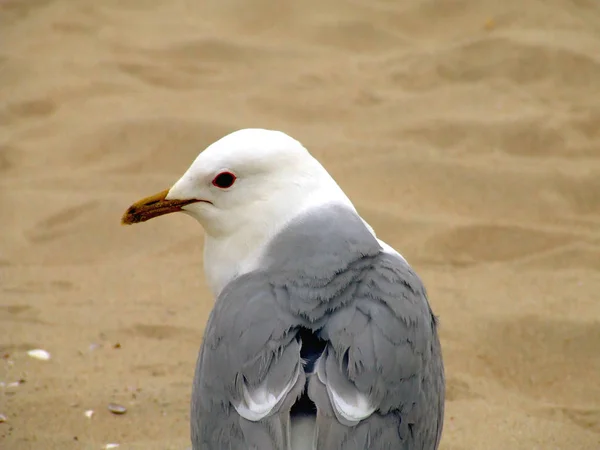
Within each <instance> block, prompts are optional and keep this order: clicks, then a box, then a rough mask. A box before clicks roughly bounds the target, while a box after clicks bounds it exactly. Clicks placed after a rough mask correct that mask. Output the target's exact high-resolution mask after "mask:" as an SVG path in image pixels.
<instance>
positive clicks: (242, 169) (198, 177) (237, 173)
mask: <svg viewBox="0 0 600 450" xmlns="http://www.w3.org/2000/svg"><path fill="white" fill-rule="evenodd" d="M325 203H342V204H345V205H347V206H348V207H350V208H353V206H352V204H351V202H350V200H349V199H348V198H347V197H346V195H345V194H344V193H343V191H342V190H341V189H340V187H339V186H338V185H337V183H336V182H335V181H334V180H333V178H332V177H331V176H330V175H329V174H328V173H327V171H326V170H325V169H324V168H323V166H321V164H320V163H319V162H318V161H317V160H316V159H314V158H313V157H312V156H311V155H310V153H309V152H308V151H307V150H306V148H304V146H302V144H301V143H300V142H298V141H296V140H295V139H293V138H291V137H290V136H288V135H286V134H285V133H282V132H280V131H271V130H264V129H244V130H239V131H236V132H234V133H231V134H229V135H227V136H225V137H223V138H221V139H220V140H218V141H217V142H215V143H214V144H211V145H210V146H209V147H208V148H206V150H204V151H203V152H202V153H200V154H199V155H198V157H197V158H196V160H195V161H194V162H193V163H192V165H191V166H190V167H189V168H188V170H187V171H186V172H185V173H184V174H183V176H182V177H181V178H180V179H179V180H178V181H177V182H176V183H175V184H174V185H173V187H171V189H168V190H166V191H163V192H161V193H159V194H156V195H154V196H151V197H148V198H145V199H143V200H140V201H139V202H137V203H135V204H134V205H132V206H131V207H130V208H129V209H128V210H127V212H126V213H125V215H124V216H123V220H122V222H123V223H125V224H131V223H137V222H143V221H146V220H148V219H151V218H153V217H157V216H159V215H163V214H167V213H170V212H175V211H181V212H184V213H186V214H188V215H190V216H192V217H194V218H195V219H196V220H198V222H200V224H201V225H202V226H203V227H204V229H205V231H206V240H205V258H204V259H205V261H204V265H205V272H206V275H207V278H208V281H209V284H210V286H211V288H212V290H213V292H214V293H215V295H217V294H218V293H219V292H220V291H221V289H222V288H223V287H224V286H225V284H227V283H228V282H229V281H231V280H232V279H233V278H234V277H235V276H237V275H239V274H241V273H244V272H247V271H249V270H252V268H253V267H254V266H255V265H256V263H257V262H258V260H259V259H260V256H261V252H262V250H263V249H264V247H265V245H266V244H267V243H268V242H269V241H270V239H271V238H272V237H273V236H274V235H275V234H276V233H277V232H278V231H279V230H281V229H282V227H284V226H285V225H286V223H288V222H289V221H290V220H292V219H293V218H294V217H295V216H297V215H298V214H300V213H302V212H303V211H305V210H307V209H309V208H311V207H315V206H317V205H321V204H325Z"/></svg>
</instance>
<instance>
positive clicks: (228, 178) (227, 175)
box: [212, 172, 237, 189]
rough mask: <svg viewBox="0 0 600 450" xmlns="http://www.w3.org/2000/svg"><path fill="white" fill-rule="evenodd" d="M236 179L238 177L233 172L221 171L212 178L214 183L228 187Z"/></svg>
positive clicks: (214, 184)
mask: <svg viewBox="0 0 600 450" xmlns="http://www.w3.org/2000/svg"><path fill="white" fill-rule="evenodd" d="M236 179H237V177H236V176H235V175H234V174H232V173H231V172H221V173H220V174H218V175H217V176H216V177H215V178H214V179H213V180H212V184H213V186H216V187H218V188H221V189H227V188H229V187H231V186H233V183H235V180H236Z"/></svg>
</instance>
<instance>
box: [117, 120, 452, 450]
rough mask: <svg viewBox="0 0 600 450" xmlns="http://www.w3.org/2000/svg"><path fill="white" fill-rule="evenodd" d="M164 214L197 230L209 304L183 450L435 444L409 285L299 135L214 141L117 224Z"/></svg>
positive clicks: (434, 419) (437, 390)
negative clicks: (183, 217) (178, 216)
mask: <svg viewBox="0 0 600 450" xmlns="http://www.w3.org/2000/svg"><path fill="white" fill-rule="evenodd" d="M173 212H182V213H184V214H187V215H189V216H191V217H193V218H194V219H196V220H197V221H198V222H199V223H200V225H201V226H202V227H203V228H204V231H205V233H204V236H205V237H204V239H205V240H204V244H205V245H204V261H205V264H204V267H205V276H206V279H207V282H208V285H209V288H210V290H211V292H212V294H213V296H214V298H215V303H214V307H213V309H212V311H211V314H210V317H209V319H208V322H207V325H206V328H205V331H204V339H203V341H202V345H201V348H200V352H199V355H198V359H197V365H196V369H195V375H194V381H193V389H192V397H191V420H190V422H191V423H190V429H191V440H192V448H193V450H224V449H228V450H367V449H369V450H384V449H385V450H391V449H394V450H401V449H402V450H435V449H437V448H438V446H439V442H440V438H441V435H442V428H443V420H444V400H445V375H444V363H443V358H442V350H441V345H440V341H439V337H438V319H437V317H436V316H435V315H434V313H433V312H432V309H431V307H430V304H429V301H428V297H427V293H426V290H425V288H424V286H423V283H422V281H421V279H420V278H419V276H418V275H417V274H416V273H415V271H414V270H413V269H412V267H411V266H410V265H409V264H408V262H407V261H406V260H405V259H404V258H403V257H402V256H401V255H400V254H399V253H398V252H397V251H396V250H394V249H393V248H392V247H390V246H389V245H388V244H386V243H385V242H383V241H382V240H380V239H379V238H377V236H376V234H375V232H374V230H373V228H372V227H371V226H370V225H369V224H368V223H367V222H366V221H365V220H364V219H362V218H361V216H360V215H359V213H358V212H357V210H356V208H355V207H354V205H353V204H352V202H351V201H350V199H349V198H348V197H347V196H346V195H345V194H344V192H343V190H342V189H341V188H340V186H339V185H338V184H337V183H336V182H335V181H334V179H333V178H332V177H331V175H330V174H329V173H328V172H327V170H326V169H325V168H324V167H323V166H322V165H321V164H320V163H319V162H318V161H317V159H315V158H314V157H313V156H311V154H310V153H309V152H308V150H307V149H306V148H305V147H304V146H303V145H302V144H301V143H300V142H299V141H297V140H296V139H294V138H292V137H291V136H289V135H287V134H285V133H283V132H281V131H275V130H267V129H259V128H250V129H242V130H238V131H235V132H233V133H231V134H228V135H226V136H224V137H222V138H221V139H219V140H218V141H216V142H214V143H213V144H211V145H209V146H208V147H207V148H206V149H205V150H204V151H202V152H201V153H200V154H199V155H198V157H197V158H196V159H195V161H194V162H193V163H192V165H191V166H190V167H189V168H188V169H187V171H186V172H185V173H184V174H183V176H182V177H181V178H180V179H179V180H178V181H177V182H176V183H175V184H174V185H173V186H172V187H171V188H170V189H167V190H165V191H162V192H160V193H158V194H156V195H153V196H150V197H147V198H144V199H142V200H140V201H138V202H136V203H134V204H133V205H131V206H130V207H129V208H128V209H127V211H126V212H125V214H124V215H123V217H122V220H121V222H122V224H126V225H127V224H135V223H140V222H145V221H147V220H150V219H152V218H155V217H158V216H162V215H165V214H170V213H173Z"/></svg>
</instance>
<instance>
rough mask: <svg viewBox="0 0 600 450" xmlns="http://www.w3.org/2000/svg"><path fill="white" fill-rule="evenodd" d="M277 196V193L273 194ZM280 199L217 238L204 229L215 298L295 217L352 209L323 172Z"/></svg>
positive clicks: (255, 263) (206, 262)
mask: <svg viewBox="0 0 600 450" xmlns="http://www.w3.org/2000/svg"><path fill="white" fill-rule="evenodd" d="M276 195H277V194H276ZM280 196H281V198H279V199H275V201H270V202H269V203H268V204H262V205H261V206H260V211H256V210H249V211H247V212H246V213H245V214H244V216H245V217H244V218H242V220H241V221H240V223H239V224H238V225H239V226H237V227H235V231H234V232H232V233H228V234H225V235H217V234H215V233H210V230H207V232H206V234H205V243H204V271H205V275H206V279H207V281H208V285H209V287H210V289H211V291H212V293H213V295H214V296H215V298H216V297H217V296H218V295H219V293H220V292H221V291H222V289H223V288H224V287H225V286H226V285H227V284H228V283H229V282H230V281H232V280H233V279H235V278H236V277H238V276H240V275H243V274H245V273H248V272H250V271H252V270H254V269H255V268H256V267H257V266H258V265H259V263H260V260H261V257H262V256H263V253H264V251H265V249H266V247H267V245H268V244H269V242H270V241H271V240H272V238H273V237H274V236H275V235H276V234H277V233H279V232H280V231H281V230H282V229H283V228H284V227H285V226H286V225H287V224H288V223H289V222H290V221H291V220H292V219H294V217H297V216H299V215H300V214H302V213H303V212H305V211H307V210H309V209H312V208H315V207H319V206H322V205H325V204H343V205H345V206H347V207H350V208H352V209H353V210H354V206H353V205H352V203H351V202H350V200H349V199H348V197H346V195H345V194H344V192H343V191H342V190H341V188H340V187H339V186H338V185H337V183H335V181H334V180H333V178H331V176H330V175H329V174H328V173H327V172H326V171H325V169H322V171H319V172H318V174H317V175H314V176H313V177H311V180H310V182H307V183H303V184H302V185H298V186H297V189H293V190H287V189H286V190H285V192H283V191H282V192H281V194H280Z"/></svg>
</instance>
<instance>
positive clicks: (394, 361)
mask: <svg viewBox="0 0 600 450" xmlns="http://www.w3.org/2000/svg"><path fill="white" fill-rule="evenodd" d="M436 327H437V324H436V319H435V317H434V316H433V314H432V312H431V309H430V307H429V303H428V301H427V296H426V292H425V289H424V287H423V285H422V283H421V280H420V279H419V278H418V277H417V275H416V274H415V273H414V272H413V271H412V269H411V268H410V266H409V265H408V264H407V263H406V262H405V261H404V260H403V259H401V257H399V256H397V255H392V254H389V253H382V254H381V255H380V256H379V257H378V258H376V259H375V260H374V261H373V263H372V266H371V268H370V269H368V270H367V271H365V272H364V273H363V276H362V277H361V281H360V283H359V285H358V288H357V290H356V292H355V293H354V301H353V302H352V303H351V304H349V305H348V306H346V307H344V308H343V309H340V310H338V311H336V312H335V313H333V314H332V316H331V318H330V319H329V320H328V321H327V323H326V325H325V326H324V328H323V329H322V331H321V337H322V338H323V339H325V340H326V341H328V345H327V348H326V350H325V352H324V353H323V354H322V356H321V357H320V358H319V360H318V361H317V363H316V370H315V373H314V374H313V375H311V376H310V379H309V388H308V389H309V391H308V392H309V396H310V398H311V399H312V400H313V402H314V403H315V404H316V405H317V410H318V412H317V433H318V437H317V448H318V449H319V450H320V449H327V450H342V449H343V450H364V449H370V450H380V449H381V450H383V449H406V450H408V449H410V450H417V449H419V450H421V449H423V450H433V449H436V448H437V446H438V444H439V440H440V437H441V431H442V425H443V414H444V370H443V363H442V356H441V350H440V344H439V340H438V335H437V329H436Z"/></svg>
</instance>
